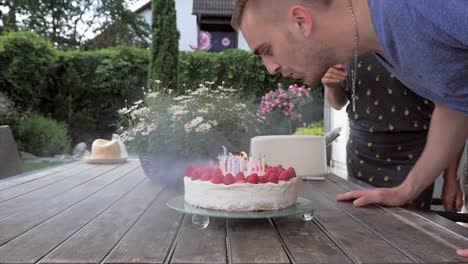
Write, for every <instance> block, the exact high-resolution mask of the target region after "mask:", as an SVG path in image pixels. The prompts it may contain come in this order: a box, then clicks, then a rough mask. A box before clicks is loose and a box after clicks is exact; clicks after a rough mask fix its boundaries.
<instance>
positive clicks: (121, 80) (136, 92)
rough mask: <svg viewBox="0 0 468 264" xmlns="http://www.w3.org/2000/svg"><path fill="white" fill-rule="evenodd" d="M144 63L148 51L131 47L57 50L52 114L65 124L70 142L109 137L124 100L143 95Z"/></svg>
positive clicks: (145, 67)
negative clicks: (60, 51) (96, 49)
mask: <svg viewBox="0 0 468 264" xmlns="http://www.w3.org/2000/svg"><path fill="white" fill-rule="evenodd" d="M147 65H148V51H146V50H143V49H137V48H131V47H118V48H113V49H106V50H100V51H86V52H81V51H72V52H63V53H61V54H60V55H59V58H58V63H57V68H56V74H55V76H56V89H57V95H56V97H55V111H54V117H55V118H56V119H58V120H61V121H65V122H66V123H67V124H68V126H69V127H70V129H71V132H72V133H71V136H72V138H73V141H74V142H77V141H86V142H88V143H91V142H92V140H93V139H95V138H96V137H109V136H110V135H111V134H112V133H113V132H114V130H115V128H114V127H113V126H112V124H114V123H115V120H116V117H117V116H116V111H117V110H118V109H120V108H122V107H123V105H124V102H125V100H127V101H129V102H133V101H136V100H138V99H141V98H142V97H143V90H142V87H144V86H145V85H146V78H147V77H146V75H147V68H148V67H147Z"/></svg>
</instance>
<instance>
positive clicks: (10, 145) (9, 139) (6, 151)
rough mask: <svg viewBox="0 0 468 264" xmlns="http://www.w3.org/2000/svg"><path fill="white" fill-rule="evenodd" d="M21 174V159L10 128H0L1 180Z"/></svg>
mask: <svg viewBox="0 0 468 264" xmlns="http://www.w3.org/2000/svg"><path fill="white" fill-rule="evenodd" d="M20 172H21V159H20V156H19V154H18V149H17V147H16V143H15V139H14V138H13V134H12V133H11V129H10V127H9V126H0V179H2V178H6V177H10V176H14V175H17V174H19V173H20Z"/></svg>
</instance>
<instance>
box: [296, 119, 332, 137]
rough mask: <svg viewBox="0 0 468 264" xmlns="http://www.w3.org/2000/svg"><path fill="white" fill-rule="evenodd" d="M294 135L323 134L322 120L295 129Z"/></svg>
mask: <svg viewBox="0 0 468 264" xmlns="http://www.w3.org/2000/svg"><path fill="white" fill-rule="evenodd" d="M294 135H315V136H323V135H325V129H324V128H323V120H322V121H319V122H315V123H311V124H309V125H308V126H306V127H300V128H298V129H297V130H296V132H295V133H294Z"/></svg>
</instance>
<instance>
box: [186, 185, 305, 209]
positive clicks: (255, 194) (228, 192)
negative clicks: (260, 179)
mask: <svg viewBox="0 0 468 264" xmlns="http://www.w3.org/2000/svg"><path fill="white" fill-rule="evenodd" d="M300 181H301V179H299V178H298V177H295V178H292V179H290V180H289V181H279V182H278V183H271V182H267V183H259V184H251V183H241V184H238V183H236V184H231V185H225V184H213V183H211V182H210V181H201V180H195V181H193V180H192V179H191V178H190V177H184V189H185V194H184V199H185V202H186V203H188V204H190V205H193V206H197V207H203V208H208V209H215V210H226V211H265V210H279V209H283V208H287V207H291V206H293V205H294V204H295V203H296V200H297V184H298V182H300Z"/></svg>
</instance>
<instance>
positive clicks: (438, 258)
mask: <svg viewBox="0 0 468 264" xmlns="http://www.w3.org/2000/svg"><path fill="white" fill-rule="evenodd" d="M313 189H314V191H317V192H323V193H324V195H326V196H327V197H328V198H329V199H330V201H331V202H332V203H334V199H335V197H336V195H338V194H340V193H343V192H345V191H347V190H346V189H345V188H343V187H342V186H339V185H337V184H336V183H334V182H331V181H324V182H318V183H316V184H315V185H314V186H313ZM336 204H337V205H338V206H339V207H340V208H342V209H343V210H344V211H346V212H347V213H348V214H350V215H351V216H352V217H353V218H354V219H356V220H357V221H359V222H360V223H362V224H363V225H365V226H367V227H368V228H369V229H371V230H373V231H374V232H375V233H377V234H379V235H380V236H381V237H382V238H383V239H385V240H386V241H388V242H389V243H391V244H392V245H394V247H396V248H398V249H399V250H400V251H401V252H404V253H405V254H406V255H407V256H410V257H411V258H412V259H415V260H417V261H418V262H428V261H435V262H443V263H451V262H459V261H463V260H466V259H463V258H461V257H458V256H457V254H456V252H455V249H456V248H459V247H460V246H462V245H463V244H465V245H468V240H466V239H463V238H461V237H460V236H454V235H453V236H452V238H451V241H446V240H443V239H441V238H440V237H439V236H438V235H437V234H433V233H432V232H431V231H432V230H436V229H439V228H438V227H436V226H433V225H426V229H424V228H422V227H421V226H419V225H417V224H415V223H413V222H412V221H408V220H406V219H404V218H401V217H397V216H396V215H395V214H391V213H389V212H387V211H385V210H382V209H381V207H379V206H373V205H371V206H368V207H361V208H358V207H355V206H353V205H352V203H351V202H340V203H336ZM457 242H458V247H455V246H454V245H453V243H457Z"/></svg>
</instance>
